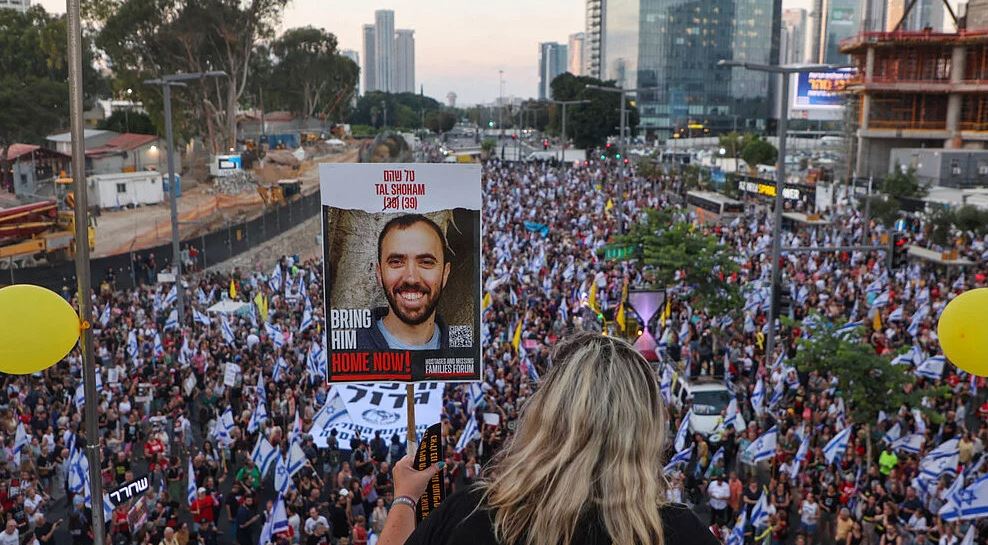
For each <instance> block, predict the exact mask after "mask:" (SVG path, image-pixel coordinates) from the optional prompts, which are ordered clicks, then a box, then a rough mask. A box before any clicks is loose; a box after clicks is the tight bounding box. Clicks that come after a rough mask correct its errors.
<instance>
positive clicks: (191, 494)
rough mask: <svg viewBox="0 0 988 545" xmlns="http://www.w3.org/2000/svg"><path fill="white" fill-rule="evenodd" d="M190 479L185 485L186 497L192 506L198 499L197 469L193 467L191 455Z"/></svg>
mask: <svg viewBox="0 0 988 545" xmlns="http://www.w3.org/2000/svg"><path fill="white" fill-rule="evenodd" d="M187 477H188V479H189V481H188V484H186V486H185V499H186V500H187V501H188V502H189V506H190V507H191V506H192V502H194V501H196V469H195V468H194V467H192V457H191V456H189V473H188V475H187Z"/></svg>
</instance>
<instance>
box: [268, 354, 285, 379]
mask: <svg viewBox="0 0 988 545" xmlns="http://www.w3.org/2000/svg"><path fill="white" fill-rule="evenodd" d="M287 370H288V363H287V362H286V361H285V357H284V356H278V359H277V360H275V362H274V370H272V371H271V380H273V381H275V382H279V383H280V382H281V374H282V373H284V372H285V371H287Z"/></svg>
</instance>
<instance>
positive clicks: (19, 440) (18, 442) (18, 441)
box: [14, 422, 31, 467]
mask: <svg viewBox="0 0 988 545" xmlns="http://www.w3.org/2000/svg"><path fill="white" fill-rule="evenodd" d="M30 441H31V438H30V436H29V435H28V434H27V430H25V429H24V423H23V422H18V423H17V432H16V433H15V435H14V465H16V466H17V467H20V465H21V451H22V450H24V447H26V446H27V444H28V443H29V442H30Z"/></svg>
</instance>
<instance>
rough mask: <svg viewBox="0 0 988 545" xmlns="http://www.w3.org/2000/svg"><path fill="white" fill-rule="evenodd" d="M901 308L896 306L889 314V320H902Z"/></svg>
mask: <svg viewBox="0 0 988 545" xmlns="http://www.w3.org/2000/svg"><path fill="white" fill-rule="evenodd" d="M902 314H903V310H902V307H898V308H896V309H895V310H893V311H892V312H891V313H890V314H889V321H890V322H901V321H902V320H903V316H902Z"/></svg>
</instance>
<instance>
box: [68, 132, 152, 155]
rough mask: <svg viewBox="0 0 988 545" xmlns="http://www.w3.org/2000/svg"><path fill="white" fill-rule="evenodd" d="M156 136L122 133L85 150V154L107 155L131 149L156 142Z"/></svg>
mask: <svg viewBox="0 0 988 545" xmlns="http://www.w3.org/2000/svg"><path fill="white" fill-rule="evenodd" d="M157 140H158V137H157V136H155V135H153V134H135V133H124V134H121V135H119V136H114V137H113V138H111V139H110V140H108V141H107V142H106V144H105V145H103V146H100V147H98V148H92V149H87V150H86V155H107V154H111V153H119V152H121V151H131V150H135V149H137V148H140V147H143V146H146V145H148V144H151V143H153V142H156V141H157Z"/></svg>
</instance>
